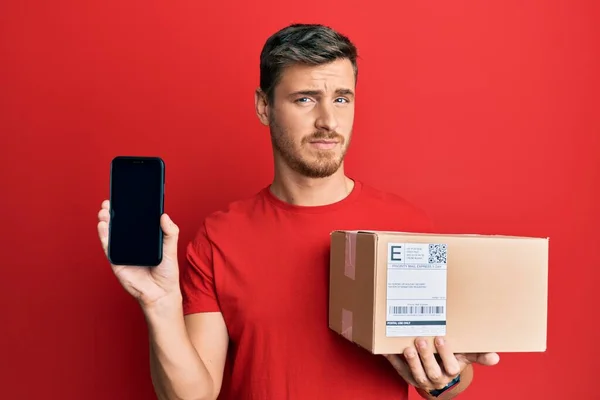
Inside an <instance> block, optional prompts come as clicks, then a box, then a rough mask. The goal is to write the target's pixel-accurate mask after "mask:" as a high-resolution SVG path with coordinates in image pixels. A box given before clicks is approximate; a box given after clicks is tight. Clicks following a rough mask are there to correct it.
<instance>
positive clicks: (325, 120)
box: [315, 102, 338, 132]
mask: <svg viewBox="0 0 600 400" xmlns="http://www.w3.org/2000/svg"><path fill="white" fill-rule="evenodd" d="M317 112H318V113H319V114H318V116H317V119H316V121H315V127H316V128H317V129H319V130H323V131H328V132H335V131H336V130H337V129H338V120H337V116H336V113H335V108H334V106H333V105H332V104H327V103H325V102H323V103H321V104H319V107H318V111H317Z"/></svg>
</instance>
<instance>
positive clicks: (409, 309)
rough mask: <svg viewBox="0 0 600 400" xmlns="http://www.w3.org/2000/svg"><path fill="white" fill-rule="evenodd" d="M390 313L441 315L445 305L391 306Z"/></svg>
mask: <svg viewBox="0 0 600 400" xmlns="http://www.w3.org/2000/svg"><path fill="white" fill-rule="evenodd" d="M389 313H390V315H441V314H443V313H444V306H391V307H390V312H389Z"/></svg>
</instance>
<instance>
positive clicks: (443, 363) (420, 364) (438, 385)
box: [385, 337, 500, 392]
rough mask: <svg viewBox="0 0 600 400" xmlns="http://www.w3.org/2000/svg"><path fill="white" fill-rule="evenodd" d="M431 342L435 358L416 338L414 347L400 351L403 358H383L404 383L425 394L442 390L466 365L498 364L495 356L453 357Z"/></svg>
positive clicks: (443, 344)
mask: <svg viewBox="0 0 600 400" xmlns="http://www.w3.org/2000/svg"><path fill="white" fill-rule="evenodd" d="M434 342H435V347H436V349H437V353H438V354H437V355H436V354H435V353H434V349H432V348H431V345H430V344H429V343H428V342H427V341H426V340H424V339H423V338H417V339H416V340H415V346H414V347H413V346H411V347H408V348H407V349H406V350H405V351H404V354H403V356H404V357H402V356H399V355H396V354H388V355H386V356H385V357H386V358H387V359H388V361H389V362H390V363H391V364H392V365H393V366H394V368H395V369H396V371H398V373H399V374H400V376H402V378H404V380H405V381H407V382H408V383H410V384H411V385H413V386H415V387H416V388H419V389H422V390H423V391H426V392H429V391H431V390H435V389H442V388H444V387H445V386H446V385H447V384H448V383H449V382H450V381H452V380H453V379H454V378H456V376H457V375H459V374H460V373H461V372H462V371H463V370H464V369H465V368H466V367H467V366H468V365H470V364H481V365H486V366H491V365H496V364H497V363H498V362H499V361H500V357H499V356H498V354H496V353H468V354H454V353H453V352H452V349H450V346H449V345H448V344H447V343H446V341H445V339H444V338H442V337H437V338H435V341H434ZM403 358H404V359H403Z"/></svg>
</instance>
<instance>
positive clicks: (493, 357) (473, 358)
mask: <svg viewBox="0 0 600 400" xmlns="http://www.w3.org/2000/svg"><path fill="white" fill-rule="evenodd" d="M465 356H466V359H467V362H469V363H471V364H480V365H485V366H492V365H496V364H498V362H499V361H500V356H498V354H496V353H471V354H466V355H465Z"/></svg>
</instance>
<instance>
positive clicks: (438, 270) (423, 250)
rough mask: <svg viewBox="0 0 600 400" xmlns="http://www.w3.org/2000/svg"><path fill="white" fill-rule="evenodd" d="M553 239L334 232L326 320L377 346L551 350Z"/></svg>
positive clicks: (382, 349) (388, 349)
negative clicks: (441, 342)
mask: <svg viewBox="0 0 600 400" xmlns="http://www.w3.org/2000/svg"><path fill="white" fill-rule="evenodd" d="M548 243H549V240H548V238H531V237H512V236H497V235H464V234H429V233H428V234H425V233H423V234H421V233H402V232H381V231H342V230H340V231H335V232H332V233H331V253H330V254H331V255H330V293H329V327H330V328H331V329H332V330H333V331H335V332H337V333H339V334H340V335H342V336H344V337H345V338H346V339H348V340H350V341H352V342H354V343H356V344H357V345H359V346H360V347H363V348H364V349H366V350H368V351H369V352H371V353H373V354H400V353H402V352H403V351H404V349H405V348H406V347H408V346H411V345H413V344H414V340H415V338H416V337H425V338H427V339H428V340H429V342H430V345H432V344H433V339H434V338H435V337H436V336H443V337H446V338H447V341H448V345H449V346H450V347H451V348H452V350H453V351H454V352H455V353H480V352H543V351H545V350H546V331H547V304H548Z"/></svg>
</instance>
